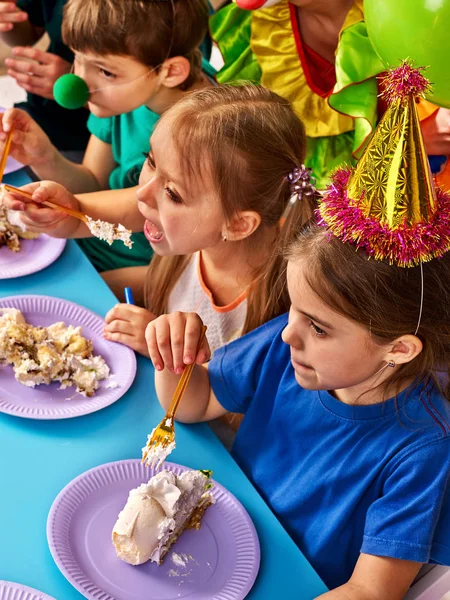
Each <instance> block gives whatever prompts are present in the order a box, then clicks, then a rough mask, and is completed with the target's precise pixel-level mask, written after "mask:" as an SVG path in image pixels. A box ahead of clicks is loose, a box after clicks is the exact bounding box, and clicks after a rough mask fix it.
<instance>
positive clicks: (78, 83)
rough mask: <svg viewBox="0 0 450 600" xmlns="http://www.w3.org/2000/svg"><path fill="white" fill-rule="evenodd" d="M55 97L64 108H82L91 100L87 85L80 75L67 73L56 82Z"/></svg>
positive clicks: (54, 87)
mask: <svg viewBox="0 0 450 600" xmlns="http://www.w3.org/2000/svg"><path fill="white" fill-rule="evenodd" d="M53 97H54V98H55V100H56V102H57V103H58V104H59V105H60V106H62V107H63V108H69V109H71V110H73V109H76V108H81V107H82V106H84V105H85V104H86V102H87V101H88V100H89V88H88V86H87V83H86V82H85V81H84V79H81V77H78V75H74V74H73V73H67V74H66V75H62V76H61V77H60V78H59V79H57V80H56V81H55V84H54V85H53Z"/></svg>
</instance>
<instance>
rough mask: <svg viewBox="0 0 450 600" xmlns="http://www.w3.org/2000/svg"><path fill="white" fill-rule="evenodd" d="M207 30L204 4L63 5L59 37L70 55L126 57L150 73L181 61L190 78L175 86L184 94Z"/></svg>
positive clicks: (116, 0) (110, 1)
mask: <svg viewBox="0 0 450 600" xmlns="http://www.w3.org/2000/svg"><path fill="white" fill-rule="evenodd" d="M207 30H208V5H207V0H69V1H68V2H67V4H66V6H65V7H64V19H63V25H62V36H63V40H64V43H65V44H67V45H68V46H70V47H71V48H73V49H74V50H78V51H80V52H86V51H87V52H93V53H94V54H99V55H107V54H113V55H120V56H131V57H133V58H135V59H136V60H137V61H139V62H140V63H142V64H144V65H148V66H149V67H153V68H157V67H159V66H160V65H162V63H163V62H164V61H165V60H167V59H168V58H171V57H173V56H183V57H185V58H187V59H188V60H189V62H190V66H191V73H190V75H189V77H188V78H187V79H186V80H185V81H184V82H183V84H182V85H180V86H179V87H180V88H181V89H188V88H189V87H190V86H191V85H192V84H193V83H194V82H195V81H197V80H198V79H199V78H200V76H201V53H200V50H199V49H198V46H199V45H200V43H201V41H202V40H203V38H204V36H205V34H206V32H207Z"/></svg>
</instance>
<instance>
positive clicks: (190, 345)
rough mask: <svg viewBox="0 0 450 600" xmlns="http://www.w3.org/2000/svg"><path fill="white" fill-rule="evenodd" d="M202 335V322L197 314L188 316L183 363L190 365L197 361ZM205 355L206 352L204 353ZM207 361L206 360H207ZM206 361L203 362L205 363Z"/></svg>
mask: <svg viewBox="0 0 450 600" xmlns="http://www.w3.org/2000/svg"><path fill="white" fill-rule="evenodd" d="M201 334H202V320H201V319H200V317H199V316H198V315H197V314H195V313H188V314H187V315H186V326H185V331H184V353H183V362H184V364H185V365H190V364H191V363H193V362H194V361H196V359H197V346H198V342H199V340H200V336H201ZM203 354H204V351H203ZM205 360H206V359H205ZM205 360H204V361H203V362H205Z"/></svg>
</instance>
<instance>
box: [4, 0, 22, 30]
mask: <svg viewBox="0 0 450 600" xmlns="http://www.w3.org/2000/svg"><path fill="white" fill-rule="evenodd" d="M16 2H17V0H10V1H9V2H0V33H4V32H6V31H11V30H12V29H14V25H15V24H16V23H23V22H24V21H26V20H27V19H28V14H27V13H26V12H24V11H22V10H20V8H18V7H17V6H16Z"/></svg>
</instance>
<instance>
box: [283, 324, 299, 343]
mask: <svg viewBox="0 0 450 600" xmlns="http://www.w3.org/2000/svg"><path fill="white" fill-rule="evenodd" d="M281 339H282V340H283V342H284V343H285V344H288V345H289V346H292V347H293V348H298V349H301V348H302V347H303V343H302V340H301V337H300V335H299V334H298V332H297V331H296V330H295V327H293V326H292V324H291V323H288V324H287V325H286V327H285V328H284V329H283V331H282V333H281Z"/></svg>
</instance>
